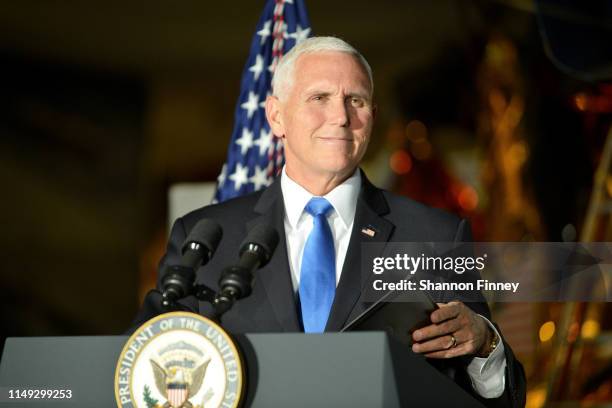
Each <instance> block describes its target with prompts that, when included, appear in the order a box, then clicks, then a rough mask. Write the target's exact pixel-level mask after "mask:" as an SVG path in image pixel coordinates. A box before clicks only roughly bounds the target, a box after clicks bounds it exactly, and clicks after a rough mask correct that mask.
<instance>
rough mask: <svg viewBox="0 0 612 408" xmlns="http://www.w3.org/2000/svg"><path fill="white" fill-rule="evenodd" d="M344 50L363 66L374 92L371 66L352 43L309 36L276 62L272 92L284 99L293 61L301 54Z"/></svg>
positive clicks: (331, 38)
mask: <svg viewBox="0 0 612 408" xmlns="http://www.w3.org/2000/svg"><path fill="white" fill-rule="evenodd" d="M326 51H331V52H345V53H347V54H351V55H353V56H354V57H356V58H357V61H359V63H360V64H361V65H362V66H363V68H364V69H365V71H366V72H367V74H368V78H369V80H370V90H371V91H372V92H374V80H373V78H372V68H371V67H370V64H368V61H367V60H366V59H365V57H364V56H363V55H361V53H360V52H359V51H357V50H356V49H355V48H354V47H353V46H352V45H350V44H349V43H347V42H346V41H344V40H341V39H340V38H337V37H310V38H307V39H306V40H304V41H302V42H300V43H298V44H296V45H295V46H294V47H293V48H292V49H291V50H290V51H289V52H288V53H287V54H285V55H284V56H283V57H282V58H281V59H280V60H279V62H278V64H277V66H276V69H275V70H274V76H273V77H272V93H273V95H274V96H276V97H277V98H279V99H284V98H285V97H286V95H287V91H288V89H290V88H291V86H292V85H293V71H294V70H295V62H296V61H297V60H298V58H299V57H300V56H301V55H302V54H313V53H316V52H326Z"/></svg>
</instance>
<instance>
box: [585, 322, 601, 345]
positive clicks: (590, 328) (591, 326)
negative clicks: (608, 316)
mask: <svg viewBox="0 0 612 408" xmlns="http://www.w3.org/2000/svg"><path fill="white" fill-rule="evenodd" d="M599 331H600V326H599V322H598V321H597V320H587V321H585V322H584V323H583V324H582V330H581V332H580V334H581V335H582V337H583V338H585V339H589V340H592V339H594V338H595V337H597V335H598V334H599Z"/></svg>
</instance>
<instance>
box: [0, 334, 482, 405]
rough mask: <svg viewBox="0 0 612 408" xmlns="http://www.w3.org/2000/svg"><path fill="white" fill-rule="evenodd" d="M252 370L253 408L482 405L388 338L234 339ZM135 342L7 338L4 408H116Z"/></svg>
mask: <svg viewBox="0 0 612 408" xmlns="http://www.w3.org/2000/svg"><path fill="white" fill-rule="evenodd" d="M233 337H234V338H235V340H236V341H237V343H238V344H239V347H240V349H241V352H242V355H243V357H244V362H245V365H246V379H247V389H246V397H245V399H244V406H247V407H263V408H274V407H283V408H284V407H292V408H293V407H296V408H297V407H308V408H313V407H406V406H427V407H445V408H446V407H448V406H460V407H482V405H481V404H480V403H479V402H478V401H477V400H475V399H474V398H473V397H472V396H470V395H469V394H468V393H466V392H465V391H464V390H463V389H461V388H460V387H458V386H457V385H456V384H455V383H454V382H452V381H451V380H450V379H448V378H447V377H445V376H444V375H443V374H441V373H439V372H438V371H436V370H435V369H434V368H433V367H431V366H430V365H429V364H428V363H427V362H426V361H425V359H424V358H423V357H421V356H417V355H415V354H413V353H412V352H410V351H409V350H408V349H407V348H406V346H404V345H401V344H399V343H396V342H395V341H394V340H392V339H389V338H388V337H387V335H386V334H385V333H383V332H353V333H325V334H316V335H314V334H309V335H305V334H303V333H286V334H285V333H283V334H276V333H269V334H245V335H235V336H233ZM126 341H127V337H125V336H98V337H31V338H9V339H7V340H6V344H5V348H4V353H3V355H2V360H1V362H0V407H3V406H6V407H9V406H11V407H12V406H15V407H20V408H26V407H38V408H40V407H47V406H51V407H53V406H56V407H79V408H85V407H104V408H107V407H113V406H115V396H114V388H113V387H114V384H113V381H114V373H115V366H116V364H117V359H118V358H119V354H120V352H121V349H122V347H123V345H124V344H125V342H126ZM16 389H19V390H24V389H25V390H27V389H50V390H53V389H58V390H71V394H72V398H71V399H55V400H53V399H51V400H49V399H37V400H28V399H9V390H16Z"/></svg>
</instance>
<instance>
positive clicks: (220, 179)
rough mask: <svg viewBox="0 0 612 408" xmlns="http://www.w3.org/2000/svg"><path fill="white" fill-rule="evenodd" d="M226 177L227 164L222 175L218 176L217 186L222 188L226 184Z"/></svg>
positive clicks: (222, 170) (222, 168)
mask: <svg viewBox="0 0 612 408" xmlns="http://www.w3.org/2000/svg"><path fill="white" fill-rule="evenodd" d="M225 176H227V164H224V165H223V167H221V174H219V176H217V184H218V185H219V186H222V185H223V183H225Z"/></svg>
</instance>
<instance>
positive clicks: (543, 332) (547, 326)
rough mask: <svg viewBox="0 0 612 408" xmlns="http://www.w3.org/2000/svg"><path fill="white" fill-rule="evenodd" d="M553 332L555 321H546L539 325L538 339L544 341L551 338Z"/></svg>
mask: <svg viewBox="0 0 612 408" xmlns="http://www.w3.org/2000/svg"><path fill="white" fill-rule="evenodd" d="M554 334H555V322H552V321H548V322H546V323H544V324H543V325H542V326H541V327H540V341H541V342H542V343H544V342H545V341H548V340H550V339H552V337H553V336H554Z"/></svg>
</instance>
